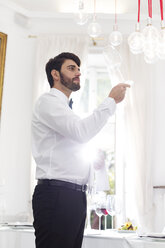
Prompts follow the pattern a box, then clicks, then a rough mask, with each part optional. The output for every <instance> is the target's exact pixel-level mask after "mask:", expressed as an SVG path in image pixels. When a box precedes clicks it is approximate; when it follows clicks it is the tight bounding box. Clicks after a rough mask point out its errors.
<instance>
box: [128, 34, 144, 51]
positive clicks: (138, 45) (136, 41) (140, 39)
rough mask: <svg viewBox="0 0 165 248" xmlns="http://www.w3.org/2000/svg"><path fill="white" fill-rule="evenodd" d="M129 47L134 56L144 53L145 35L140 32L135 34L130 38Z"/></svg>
mask: <svg viewBox="0 0 165 248" xmlns="http://www.w3.org/2000/svg"><path fill="white" fill-rule="evenodd" d="M128 45H129V48H130V51H131V52H132V53H133V54H139V53H142V52H143V47H144V35H143V34H142V33H140V32H138V31H135V32H133V33H132V34H130V35H129V37H128Z"/></svg>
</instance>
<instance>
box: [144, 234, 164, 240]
mask: <svg viewBox="0 0 165 248" xmlns="http://www.w3.org/2000/svg"><path fill="white" fill-rule="evenodd" d="M140 237H149V238H161V239H162V238H164V239H165V233H147V234H145V235H140Z"/></svg>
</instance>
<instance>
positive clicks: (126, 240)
mask: <svg viewBox="0 0 165 248" xmlns="http://www.w3.org/2000/svg"><path fill="white" fill-rule="evenodd" d="M0 248H35V238H34V230H33V229H27V230H26V229H21V230H19V229H11V228H0ZM82 248H165V242H158V241H153V240H151V239H147V238H146V239H140V238H138V237H137V236H136V235H134V234H124V233H123V234H121V233H117V232H115V231H110V230H107V231H101V233H98V232H97V231H92V232H91V231H90V232H87V231H85V234H84V240H83V246H82Z"/></svg>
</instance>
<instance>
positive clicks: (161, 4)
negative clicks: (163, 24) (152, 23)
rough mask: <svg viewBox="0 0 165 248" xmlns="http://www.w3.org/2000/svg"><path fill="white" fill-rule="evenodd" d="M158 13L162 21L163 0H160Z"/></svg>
mask: <svg viewBox="0 0 165 248" xmlns="http://www.w3.org/2000/svg"><path fill="white" fill-rule="evenodd" d="M160 14H161V20H162V21H163V0H160Z"/></svg>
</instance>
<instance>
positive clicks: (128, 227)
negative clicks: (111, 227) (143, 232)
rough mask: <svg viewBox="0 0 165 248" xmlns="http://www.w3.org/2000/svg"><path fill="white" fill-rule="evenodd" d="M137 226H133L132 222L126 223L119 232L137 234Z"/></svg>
mask: <svg viewBox="0 0 165 248" xmlns="http://www.w3.org/2000/svg"><path fill="white" fill-rule="evenodd" d="M136 230H137V226H133V224H132V222H131V221H128V222H125V223H124V224H123V225H121V227H119V228H118V232H121V233H123V232H124V233H135V232H136Z"/></svg>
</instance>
